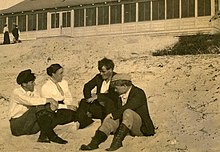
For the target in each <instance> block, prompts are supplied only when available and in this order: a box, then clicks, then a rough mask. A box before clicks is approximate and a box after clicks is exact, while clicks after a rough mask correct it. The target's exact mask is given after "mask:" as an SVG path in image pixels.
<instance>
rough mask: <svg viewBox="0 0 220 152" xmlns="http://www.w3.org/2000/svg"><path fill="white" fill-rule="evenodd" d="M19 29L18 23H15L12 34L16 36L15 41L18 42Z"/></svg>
mask: <svg viewBox="0 0 220 152" xmlns="http://www.w3.org/2000/svg"><path fill="white" fill-rule="evenodd" d="M19 33H20V31H19V29H18V25H16V24H15V25H14V28H13V30H12V35H13V36H14V38H13V41H14V43H18V42H19Z"/></svg>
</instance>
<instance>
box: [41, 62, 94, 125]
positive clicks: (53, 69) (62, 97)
mask: <svg viewBox="0 0 220 152" xmlns="http://www.w3.org/2000/svg"><path fill="white" fill-rule="evenodd" d="M63 73H64V69H63V67H62V66H61V65H60V64H52V65H50V66H49V67H48V68H47V74H48V75H49V79H48V80H47V81H46V82H45V84H44V85H43V86H42V88H41V96H42V97H45V98H53V99H54V100H56V101H57V102H58V103H59V106H58V110H57V112H56V113H58V114H59V116H60V121H61V122H65V123H64V124H66V123H69V122H73V121H74V122H76V121H78V122H79V124H80V126H79V128H84V127H86V126H88V125H89V124H91V123H92V122H93V121H92V120H91V119H90V118H88V116H87V115H82V114H80V116H79V115H78V112H77V107H78V103H77V102H74V101H73V100H72V95H71V93H70V90H69V86H68V82H67V81H66V80H64V79H63ZM70 113H71V114H70ZM64 119H65V120H66V121H64Z"/></svg>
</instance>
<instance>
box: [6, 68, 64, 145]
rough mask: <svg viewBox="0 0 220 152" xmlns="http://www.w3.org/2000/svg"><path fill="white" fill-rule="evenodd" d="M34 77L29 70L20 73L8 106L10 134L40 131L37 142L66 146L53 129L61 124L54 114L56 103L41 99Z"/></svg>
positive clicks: (18, 134) (27, 133) (17, 134)
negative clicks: (16, 86) (17, 85)
mask: <svg viewBox="0 0 220 152" xmlns="http://www.w3.org/2000/svg"><path fill="white" fill-rule="evenodd" d="M35 79H36V77H35V75H34V73H32V72H31V70H30V69H28V70H24V71H22V72H20V73H19V74H18V76H17V84H19V85H20V86H19V87H18V88H16V89H14V91H13V93H12V95H11V99H10V104H9V121H10V129H11V133H12V135H14V136H21V135H31V134H36V133H37V132H39V131H40V136H39V138H38V142H50V141H52V142H55V143H59V144H66V143H67V141H66V140H63V139H62V138H60V137H59V136H58V135H57V134H56V133H55V132H54V131H53V128H54V127H55V126H56V125H58V124H60V123H62V122H58V120H59V116H56V115H55V114H54V110H56V109H57V106H58V105H57V102H56V101H55V100H54V99H52V98H41V97H40V95H39V94H38V93H37V91H36V90H35V89H34V86H35Z"/></svg>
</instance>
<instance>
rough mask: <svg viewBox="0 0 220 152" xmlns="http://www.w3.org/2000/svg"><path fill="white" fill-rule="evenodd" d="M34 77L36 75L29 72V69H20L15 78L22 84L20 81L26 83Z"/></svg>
mask: <svg viewBox="0 0 220 152" xmlns="http://www.w3.org/2000/svg"><path fill="white" fill-rule="evenodd" d="M35 79H36V76H35V75H34V73H32V72H31V69H27V70H24V71H21V72H20V73H19V74H18V76H17V79H16V82H17V83H18V84H20V85H21V84H22V83H28V82H30V81H34V80H35Z"/></svg>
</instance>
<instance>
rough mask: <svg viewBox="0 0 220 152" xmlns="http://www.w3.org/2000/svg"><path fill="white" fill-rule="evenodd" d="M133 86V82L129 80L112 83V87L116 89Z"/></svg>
mask: <svg viewBox="0 0 220 152" xmlns="http://www.w3.org/2000/svg"><path fill="white" fill-rule="evenodd" d="M124 85H126V86H131V85H132V82H131V81H129V80H116V81H112V82H111V86H112V87H115V86H124Z"/></svg>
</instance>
